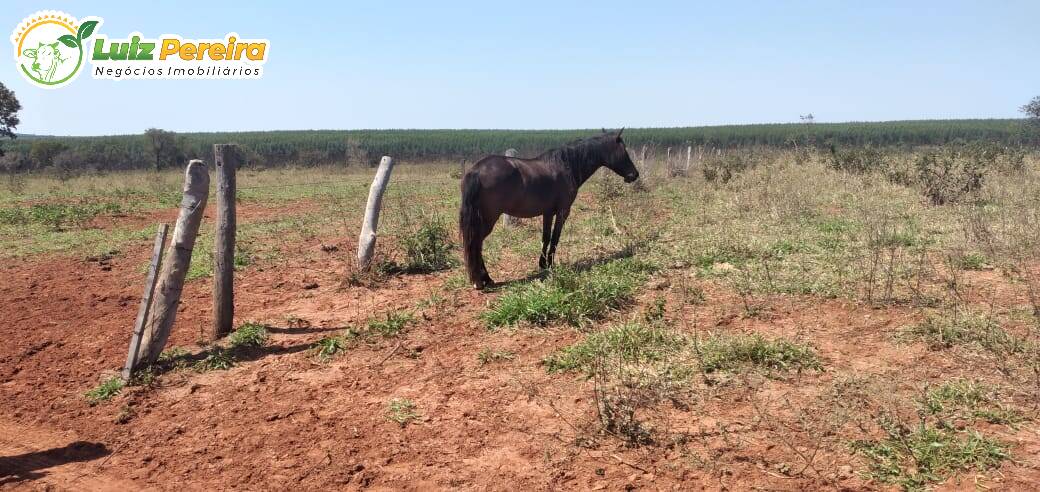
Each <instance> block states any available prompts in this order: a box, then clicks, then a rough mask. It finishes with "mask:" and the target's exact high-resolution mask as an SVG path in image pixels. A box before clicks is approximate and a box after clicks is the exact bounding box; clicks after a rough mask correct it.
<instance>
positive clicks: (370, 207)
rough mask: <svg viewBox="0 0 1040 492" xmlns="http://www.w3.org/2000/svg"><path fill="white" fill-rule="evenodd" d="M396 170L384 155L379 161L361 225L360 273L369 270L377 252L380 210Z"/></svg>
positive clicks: (358, 252)
mask: <svg viewBox="0 0 1040 492" xmlns="http://www.w3.org/2000/svg"><path fill="white" fill-rule="evenodd" d="M393 168H394V160H393V158H391V157H390V156H386V155H384V156H383V158H382V159H380V160H379V169H377V170H376V177H375V178H374V179H373V180H372V186H371V187H370V188H369V189H368V204H367V205H366V206H365V222H364V223H362V224H361V237H359V238H358V250H357V260H358V271H365V270H368V268H369V267H370V266H372V253H374V252H375V250H376V228H377V227H378V226H379V209H380V208H381V207H382V206H383V192H384V191H386V185H387V183H389V182H390V171H392V170H393Z"/></svg>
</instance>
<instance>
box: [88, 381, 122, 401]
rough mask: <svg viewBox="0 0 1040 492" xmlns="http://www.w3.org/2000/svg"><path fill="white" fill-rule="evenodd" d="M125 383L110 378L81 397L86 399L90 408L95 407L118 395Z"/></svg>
mask: <svg viewBox="0 0 1040 492" xmlns="http://www.w3.org/2000/svg"><path fill="white" fill-rule="evenodd" d="M124 385H125V383H124V382H123V380H122V379H120V378H117V377H111V378H108V379H106V380H104V381H102V382H101V384H99V385H97V386H95V387H94V389H92V390H90V391H88V392H86V394H84V395H83V396H85V397H86V399H87V402H89V403H90V406H94V405H97V404H98V403H101V402H103V401H107V400H109V399H111V398H112V397H113V396H116V395H118V394H119V392H120V391H122V390H123V386H124Z"/></svg>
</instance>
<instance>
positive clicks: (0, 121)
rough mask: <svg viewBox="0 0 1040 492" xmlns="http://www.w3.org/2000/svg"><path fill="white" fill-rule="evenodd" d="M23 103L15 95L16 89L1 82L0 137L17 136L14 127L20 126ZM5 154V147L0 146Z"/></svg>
mask: <svg viewBox="0 0 1040 492" xmlns="http://www.w3.org/2000/svg"><path fill="white" fill-rule="evenodd" d="M21 109H22V105H21V104H20V103H19V102H18V98H16V97H14V91H12V90H11V89H8V88H7V86H6V85H4V84H3V82H0V138H3V137H7V138H10V139H12V140H13V139H14V138H15V134H14V128H15V127H16V126H18V111H19V110H21ZM2 155H4V149H3V147H0V156H2Z"/></svg>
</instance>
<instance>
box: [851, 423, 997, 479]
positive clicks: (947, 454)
mask: <svg viewBox="0 0 1040 492" xmlns="http://www.w3.org/2000/svg"><path fill="white" fill-rule="evenodd" d="M881 424H882V429H883V430H884V432H885V437H883V438H881V439H878V440H861V441H856V442H854V443H853V445H852V447H853V449H854V450H855V451H856V452H858V453H859V454H860V455H862V456H863V457H864V458H865V459H866V460H867V462H868V464H869V468H868V470H867V473H866V475H867V476H868V477H869V478H871V479H873V480H876V481H878V482H881V483H885V484H896V485H899V486H901V487H903V489H905V490H924V489H925V488H927V487H928V485H929V484H931V483H936V482H942V481H944V480H946V479H947V478H949V477H950V476H952V475H953V474H955V473H958V472H965V471H973V472H983V471H986V470H989V469H993V468H996V467H997V466H999V465H1000V463H1001V462H1002V461H1004V460H1006V459H1009V458H1010V457H1011V454H1010V452H1009V451H1008V446H1007V445H1006V444H1004V443H1002V442H1000V441H998V440H995V439H992V438H989V437H987V436H984V435H982V434H980V433H978V432H976V431H974V430H968V431H965V432H959V431H955V430H952V429H940V428H936V427H934V426H931V425H927V424H925V423H921V424H918V425H917V426H915V427H913V428H908V427H907V426H905V425H902V424H899V423H893V422H891V421H889V420H882V422H881Z"/></svg>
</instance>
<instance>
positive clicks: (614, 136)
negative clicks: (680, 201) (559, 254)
mask: <svg viewBox="0 0 1040 492" xmlns="http://www.w3.org/2000/svg"><path fill="white" fill-rule="evenodd" d="M622 131H624V128H622V129H621V130H619V131H618V132H617V133H613V132H610V133H608V132H607V131H606V130H604V131H603V134H602V135H597V136H595V137H590V138H585V139H581V140H578V141H576V142H573V143H570V144H568V145H566V146H563V147H560V148H558V149H552V150H549V151H547V152H545V153H543V154H542V155H540V156H538V157H535V158H534V159H518V158H516V157H505V156H501V155H490V156H487V157H485V158H483V159H481V160H480V161H478V162H477V163H476V164H474V165H473V167H472V168H470V170H469V171H467V172H466V175H465V176H463V177H462V207H461V208H460V210H459V229H460V231H461V232H462V246H463V250H464V251H463V257H464V259H465V261H466V271H467V273H468V274H469V280H470V282H472V283H473V287H474V288H476V289H478V290H480V289H483V288H484V287H485V286H488V285H494V281H493V280H491V276H490V275H488V271H487V267H485V266H484V255H483V251H482V250H483V247H484V238H486V237H487V236H488V234H491V230H492V229H494V228H495V222H497V221H498V217H499V216H500V215H502V214H509V215H512V216H514V217H537V216H539V215H541V216H542V254H541V256H540V257H539V258H538V266H539V267H540V268H549V267H551V266H552V263H553V255H554V254H556V244H557V243H559V242H560V231H562V230H563V223H564V222H566V221H567V216H568V215H570V213H571V204H572V203H574V198H575V197H576V196H577V195H578V188H580V187H581V185H582V184H583V183H585V180H587V179H589V177H590V176H592V175H593V173H595V172H596V170H597V169H599V168H600V167H601V166H606V167H607V168H609V169H610V170H611V171H614V172H615V173H617V174H618V175H619V176H621V177H623V178H624V179H625V182H626V183H631V182H633V181H635V180H636V179H639V171H638V170H637V169H636V166H635V164H633V163H632V158H630V157H629V156H628V150H626V149H625V142H624V141H622V140H621V132H622ZM554 217H555V219H556V221H555V224H554V223H553V218H554Z"/></svg>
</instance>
